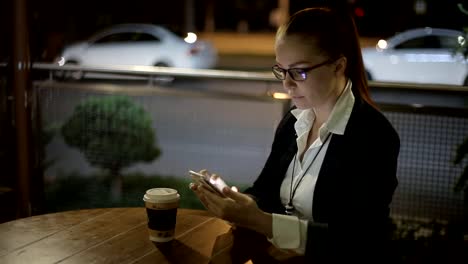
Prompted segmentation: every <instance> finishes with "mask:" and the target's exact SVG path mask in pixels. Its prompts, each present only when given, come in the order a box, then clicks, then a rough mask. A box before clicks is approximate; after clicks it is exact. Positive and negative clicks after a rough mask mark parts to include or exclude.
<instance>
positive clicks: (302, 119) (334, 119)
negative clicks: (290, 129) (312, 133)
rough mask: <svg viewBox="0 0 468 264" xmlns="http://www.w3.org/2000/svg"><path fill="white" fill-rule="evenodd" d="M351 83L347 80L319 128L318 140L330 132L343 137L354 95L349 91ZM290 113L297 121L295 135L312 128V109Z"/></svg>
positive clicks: (313, 118)
mask: <svg viewBox="0 0 468 264" xmlns="http://www.w3.org/2000/svg"><path fill="white" fill-rule="evenodd" d="M351 87H352V82H351V80H348V81H347V82H346V86H345V88H344V90H343V92H342V93H341V95H340V96H339V97H338V100H337V101H336V104H335V106H334V107H333V110H332V112H331V114H330V116H329V117H328V120H327V121H326V122H325V123H324V124H323V125H322V127H321V128H320V133H319V135H320V138H321V139H322V137H323V136H324V135H326V134H327V133H326V132H331V133H333V134H339V135H343V134H344V131H345V129H346V125H347V124H348V120H349V117H350V116H351V112H352V110H353V106H354V101H355V98H354V95H353V92H352V90H351ZM291 113H292V114H293V115H294V117H295V118H296V119H297V121H296V123H295V124H294V128H295V129H296V134H297V135H298V136H299V135H301V134H303V133H305V132H308V131H309V130H310V128H311V127H312V124H313V122H314V120H315V113H314V111H312V109H310V108H309V109H293V110H291Z"/></svg>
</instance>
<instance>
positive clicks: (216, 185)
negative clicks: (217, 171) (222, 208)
mask: <svg viewBox="0 0 468 264" xmlns="http://www.w3.org/2000/svg"><path fill="white" fill-rule="evenodd" d="M189 174H190V176H191V177H192V179H193V180H194V181H195V182H197V183H200V184H203V185H204V186H206V187H208V189H211V190H212V191H213V192H215V193H217V194H218V195H220V196H222V197H225V195H224V194H223V188H224V187H229V186H228V185H227V184H226V183H225V182H224V181H223V179H221V177H219V176H218V177H216V178H214V177H210V176H208V175H203V174H201V173H199V172H196V171H193V170H189Z"/></svg>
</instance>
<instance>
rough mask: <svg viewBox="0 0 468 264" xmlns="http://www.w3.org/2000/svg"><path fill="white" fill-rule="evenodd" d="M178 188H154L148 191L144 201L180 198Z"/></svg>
mask: <svg viewBox="0 0 468 264" xmlns="http://www.w3.org/2000/svg"><path fill="white" fill-rule="evenodd" d="M179 197H180V195H179V194H178V193H177V190H175V189H171V188H152V189H149V190H147V191H146V193H145V196H144V197H143V201H145V202H146V201H150V200H151V201H157V202H164V201H170V200H174V199H177V198H179Z"/></svg>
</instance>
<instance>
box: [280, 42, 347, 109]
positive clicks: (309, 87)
mask: <svg viewBox="0 0 468 264" xmlns="http://www.w3.org/2000/svg"><path fill="white" fill-rule="evenodd" d="M275 53H276V63H277V65H278V66H279V67H281V68H283V69H286V70H287V69H291V68H308V67H313V66H315V65H318V64H321V63H323V62H325V61H327V60H329V59H330V58H329V57H327V56H325V55H324V54H320V52H319V51H318V49H317V48H315V47H314V45H313V42H310V41H308V42H307V43H304V41H301V39H300V38H298V37H296V36H286V37H283V38H280V39H278V40H277V41H276V45H275ZM306 74H307V78H306V80H304V81H295V80H293V79H292V78H291V75H290V74H289V73H287V74H286V79H285V80H284V81H283V88H284V89H285V90H286V91H287V92H288V94H289V95H290V96H291V98H292V100H293V102H294V104H295V105H296V107H297V108H299V109H308V108H319V107H321V106H323V105H324V104H327V103H329V102H334V101H333V100H336V98H337V97H338V96H339V94H340V92H341V90H342V89H343V87H339V86H340V85H339V82H338V77H339V74H343V73H342V71H337V64H336V63H335V62H330V63H328V64H325V65H323V66H320V67H318V68H315V69H312V70H310V71H307V72H306Z"/></svg>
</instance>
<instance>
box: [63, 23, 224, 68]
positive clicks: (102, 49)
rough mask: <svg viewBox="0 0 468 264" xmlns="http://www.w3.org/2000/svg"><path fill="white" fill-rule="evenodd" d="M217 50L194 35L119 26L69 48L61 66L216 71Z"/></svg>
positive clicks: (147, 25)
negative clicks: (141, 67) (212, 69)
mask: <svg viewBox="0 0 468 264" xmlns="http://www.w3.org/2000/svg"><path fill="white" fill-rule="evenodd" d="M217 56H218V55H217V51H216V49H215V48H214V46H213V45H212V44H211V43H209V42H207V41H201V40H197V36H196V34H194V33H187V34H186V35H185V36H179V35H177V34H176V33H174V32H172V31H170V30H168V29H166V28H164V27H162V26H157V25H152V24H119V25H114V26H111V27H109V28H107V29H104V30H102V31H101V32H99V33H97V34H95V35H94V36H92V37H90V38H89V39H88V40H87V41H84V42H80V43H76V44H72V45H70V46H66V47H65V48H64V49H63V52H62V54H61V55H60V57H59V58H57V60H56V61H57V63H58V64H59V65H65V64H75V65H86V66H106V65H139V66H161V67H177V68H213V67H214V66H215V65H216V62H217Z"/></svg>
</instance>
